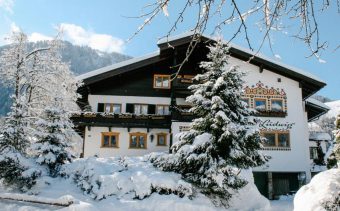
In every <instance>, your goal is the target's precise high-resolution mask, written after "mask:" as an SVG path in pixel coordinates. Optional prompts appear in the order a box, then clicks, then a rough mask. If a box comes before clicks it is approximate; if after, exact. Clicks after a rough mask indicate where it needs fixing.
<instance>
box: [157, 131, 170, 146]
mask: <svg viewBox="0 0 340 211" xmlns="http://www.w3.org/2000/svg"><path fill="white" fill-rule="evenodd" d="M161 136H163V137H164V144H160V143H159V139H160V137H161ZM167 138H168V134H167V133H157V146H162V147H163V146H168V142H167Z"/></svg>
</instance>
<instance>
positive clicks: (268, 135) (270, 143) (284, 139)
mask: <svg viewBox="0 0 340 211" xmlns="http://www.w3.org/2000/svg"><path fill="white" fill-rule="evenodd" d="M262 137H264V138H265V139H266V140H264V141H263V146H264V147H281V148H289V147H290V142H289V132H283V131H277V132H275V131H273V132H262Z"/></svg>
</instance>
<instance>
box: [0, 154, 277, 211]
mask: <svg viewBox="0 0 340 211" xmlns="http://www.w3.org/2000/svg"><path fill="white" fill-rule="evenodd" d="M64 172H65V173H66V174H68V175H69V177H68V178H44V179H42V180H41V181H40V183H39V184H38V185H37V187H35V189H33V190H32V192H35V193H38V194H37V195H36V197H37V198H38V197H42V198H40V199H41V200H43V201H51V199H59V201H60V200H61V199H62V198H61V197H64V199H67V200H70V199H72V200H73V201H74V204H72V205H70V206H69V207H66V208H65V207H56V206H47V205H37V204H32V203H27V202H16V201H8V200H0V207H1V210H21V211H28V210H81V211H87V210H91V211H92V210H172V211H173V210H186V211H187V210H188V211H190V210H195V211H200V210H202V211H206V210H207V211H209V210H224V208H217V207H216V206H214V205H213V203H212V202H211V200H210V199H209V198H207V197H206V196H204V195H202V194H200V193H199V192H198V191H197V190H196V189H195V188H193V187H192V186H191V185H190V184H189V183H186V182H185V181H182V180H181V178H180V175H178V174H175V173H171V172H162V171H159V170H158V169H155V168H154V167H153V166H152V164H150V163H149V162H148V161H147V160H145V157H144V158H142V157H135V158H130V157H129V158H125V159H124V160H121V159H119V158H105V159H104V158H90V159H78V160H76V161H75V162H74V163H72V164H70V165H69V166H67V167H66V168H65V170H64ZM242 174H243V176H244V177H247V178H248V179H249V181H250V183H249V184H248V185H247V186H245V187H244V188H243V189H241V190H240V191H239V192H238V193H235V194H234V196H233V197H232V199H231V201H230V205H231V207H230V209H231V210H270V203H269V201H268V200H267V199H266V198H264V197H263V196H262V195H260V193H259V192H258V190H257V189H256V187H255V185H254V184H253V179H252V176H251V175H252V174H251V171H249V170H248V171H244V172H243V173H242ZM77 185H78V186H77ZM5 192H7V193H8V192H12V193H13V191H11V190H6V189H5V188H4V187H0V197H1V194H3V193H5ZM165 192H167V194H164V193H165ZM168 193H170V194H168ZM3 195H4V194H3ZM12 195H13V196H15V197H19V196H18V195H14V193H13V194H12ZM30 197H31V196H30ZM30 197H27V198H30ZM19 198H25V197H23V196H21V195H20V197H19ZM33 198H34V197H33ZM38 199H39V198H38ZM99 199H100V200H99ZM274 206H276V207H277V206H278V205H277V203H274Z"/></svg>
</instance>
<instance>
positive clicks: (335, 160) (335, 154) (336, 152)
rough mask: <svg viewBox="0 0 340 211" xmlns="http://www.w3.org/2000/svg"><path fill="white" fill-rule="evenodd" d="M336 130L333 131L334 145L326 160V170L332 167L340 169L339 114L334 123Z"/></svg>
mask: <svg viewBox="0 0 340 211" xmlns="http://www.w3.org/2000/svg"><path fill="white" fill-rule="evenodd" d="M335 125H336V128H337V129H336V130H335V131H334V136H335V139H334V141H335V143H334V146H333V151H332V153H331V155H330V156H329V157H328V159H327V168H328V169H331V168H334V167H338V168H339V167H340V114H339V115H338V117H337V119H336V121H335Z"/></svg>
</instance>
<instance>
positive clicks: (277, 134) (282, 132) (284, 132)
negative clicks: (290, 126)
mask: <svg viewBox="0 0 340 211" xmlns="http://www.w3.org/2000/svg"><path fill="white" fill-rule="evenodd" d="M260 134H261V137H262V138H265V137H264V134H275V146H266V145H264V142H262V145H263V147H264V148H281V149H289V148H290V147H291V143H290V133H289V131H275V130H273V131H261V133H260ZM279 134H287V135H288V140H287V142H288V144H287V146H279Z"/></svg>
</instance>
